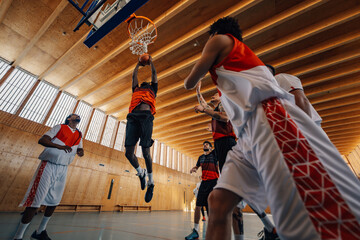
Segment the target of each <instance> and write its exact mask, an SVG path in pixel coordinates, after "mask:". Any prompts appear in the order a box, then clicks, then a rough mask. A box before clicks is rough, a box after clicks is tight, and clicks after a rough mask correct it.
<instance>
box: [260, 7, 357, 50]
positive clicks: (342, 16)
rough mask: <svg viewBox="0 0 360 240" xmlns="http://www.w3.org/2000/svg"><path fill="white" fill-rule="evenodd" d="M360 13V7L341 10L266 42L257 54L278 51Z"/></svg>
mask: <svg viewBox="0 0 360 240" xmlns="http://www.w3.org/2000/svg"><path fill="white" fill-rule="evenodd" d="M359 14H360V7H355V8H352V9H350V10H347V11H344V12H341V13H339V14H336V15H334V16H332V17H330V18H327V19H325V20H323V21H320V22H317V23H315V24H311V25H310V26H309V27H307V28H303V29H301V30H300V31H297V32H294V33H292V34H289V35H287V36H286V37H284V38H281V39H279V40H277V41H273V42H271V43H269V44H266V45H264V46H262V47H260V48H259V49H257V51H256V52H255V54H256V55H258V56H262V55H265V54H268V53H269V52H273V51H276V50H278V49H280V48H282V47H285V46H288V45H290V44H293V43H295V42H298V41H300V40H303V39H305V38H308V37H310V36H313V35H315V34H317V33H320V32H323V31H325V30H328V29H330V28H333V27H335V26H338V25H340V24H342V23H345V22H348V21H350V20H352V19H354V18H356V17H357V16H359Z"/></svg>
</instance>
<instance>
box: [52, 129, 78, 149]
mask: <svg viewBox="0 0 360 240" xmlns="http://www.w3.org/2000/svg"><path fill="white" fill-rule="evenodd" d="M54 138H57V139H59V140H60V141H62V142H63V143H64V144H65V145H66V146H70V147H72V146H75V145H79V144H80V140H81V133H80V131H79V130H76V131H75V132H72V131H71V129H70V127H69V126H68V125H65V124H62V125H61V128H60V130H59V132H58V133H57V134H56V136H55V137H54Z"/></svg>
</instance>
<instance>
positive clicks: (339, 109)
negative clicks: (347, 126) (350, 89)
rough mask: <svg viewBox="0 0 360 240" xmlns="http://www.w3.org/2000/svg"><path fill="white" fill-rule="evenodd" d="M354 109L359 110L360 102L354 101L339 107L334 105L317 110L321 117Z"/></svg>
mask: <svg viewBox="0 0 360 240" xmlns="http://www.w3.org/2000/svg"><path fill="white" fill-rule="evenodd" d="M355 110H360V104H358V103H354V104H349V105H344V106H340V107H334V108H330V109H326V110H321V111H318V113H319V114H320V116H321V117H326V116H331V115H335V114H340V113H348V112H351V111H355Z"/></svg>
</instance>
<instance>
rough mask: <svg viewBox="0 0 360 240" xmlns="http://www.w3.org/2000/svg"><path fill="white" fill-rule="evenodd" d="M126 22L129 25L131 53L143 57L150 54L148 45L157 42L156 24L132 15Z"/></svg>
mask: <svg viewBox="0 0 360 240" xmlns="http://www.w3.org/2000/svg"><path fill="white" fill-rule="evenodd" d="M126 22H127V23H128V28H127V29H128V34H129V37H130V38H131V42H130V44H129V45H130V51H131V52H132V54H135V55H141V54H143V53H147V52H148V45H150V44H152V43H154V42H155V40H156V37H157V29H156V26H155V24H154V23H153V22H152V21H151V20H150V19H148V18H147V17H143V16H136V15H135V14H132V15H131V16H130V17H129V18H128V19H127V20H126Z"/></svg>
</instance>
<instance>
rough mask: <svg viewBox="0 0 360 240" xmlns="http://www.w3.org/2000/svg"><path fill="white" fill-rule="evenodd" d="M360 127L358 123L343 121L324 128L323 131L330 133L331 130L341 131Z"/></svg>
mask: <svg viewBox="0 0 360 240" xmlns="http://www.w3.org/2000/svg"><path fill="white" fill-rule="evenodd" d="M359 128H360V123H354V124H353V123H344V124H343V125H341V126H334V127H328V128H325V129H324V131H325V132H326V133H327V134H331V133H333V132H338V131H343V130H354V129H359Z"/></svg>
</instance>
